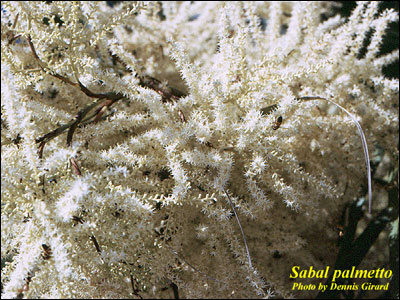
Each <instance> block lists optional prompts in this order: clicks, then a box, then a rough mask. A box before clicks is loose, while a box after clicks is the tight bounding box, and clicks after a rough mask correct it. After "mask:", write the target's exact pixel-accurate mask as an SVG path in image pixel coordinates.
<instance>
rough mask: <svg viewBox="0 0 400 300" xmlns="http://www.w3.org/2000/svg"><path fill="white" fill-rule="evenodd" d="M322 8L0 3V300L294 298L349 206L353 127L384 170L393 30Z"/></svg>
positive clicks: (358, 14) (388, 14) (354, 186)
mask: <svg viewBox="0 0 400 300" xmlns="http://www.w3.org/2000/svg"><path fill="white" fill-rule="evenodd" d="M334 5H335V4H334V3H331V2H276V1H272V2H242V1H233V2H229V1H228V2H224V1H207V2H201V1H199V2H197V1H194V2H193V1H183V2H175V1H171V2H141V1H138V2H131V1H115V2H114V3H113V4H112V6H111V4H107V2H106V1H102V2H95V1H89V2H85V1H82V2H79V1H60V2H58V1H57V2H56V1H33V2H30V1H2V4H1V6H2V19H1V113H2V116H1V173H2V179H1V201H2V210H1V211H2V217H1V222H2V247H1V254H2V259H3V257H4V258H7V259H8V262H7V263H6V265H5V267H4V268H3V269H2V284H3V291H2V298H12V297H25V298H132V297H143V298H167V297H170V295H167V294H166V293H168V292H166V290H167V289H166V288H168V290H169V292H171V293H172V290H171V286H173V285H176V286H177V287H178V290H179V296H180V297H181V298H230V297H232V298H256V297H257V298H269V297H274V296H275V297H284V298H286V297H293V296H299V295H298V294H296V295H293V293H294V292H293V291H292V283H291V282H289V280H288V276H289V271H288V270H290V268H291V267H292V266H293V265H310V264H313V267H314V268H315V269H318V268H322V267H325V266H326V265H332V264H333V263H334V259H335V257H334V252H335V251H330V250H329V251H327V249H336V248H335V247H336V238H335V237H334V233H333V232H332V231H333V230H332V224H333V223H335V222H336V221H335V220H337V219H339V218H340V214H341V211H342V210H343V208H344V206H345V205H347V204H348V203H349V202H350V201H353V200H354V199H355V198H356V197H360V196H365V195H364V194H362V192H361V190H360V188H359V187H360V186H366V185H367V175H366V168H365V161H364V154H363V147H364V149H366V147H365V144H363V142H362V141H361V140H360V137H359V135H358V131H357V127H356V126H355V125H354V122H353V121H355V122H358V123H357V124H359V125H360V126H361V127H362V129H363V132H364V134H365V139H366V143H367V145H368V148H369V149H370V151H373V150H374V149H375V148H377V145H379V147H381V148H382V149H384V151H385V153H386V155H388V157H389V160H390V161H391V162H397V161H398V148H397V146H398V124H399V123H398V101H399V98H398V93H399V81H398V79H394V78H387V77H385V75H384V73H383V71H382V69H383V68H384V67H385V66H387V65H389V64H391V63H394V62H396V61H397V60H398V58H399V52H398V49H397V50H394V51H393V52H391V53H386V54H381V53H380V47H381V45H382V42H383V38H384V36H385V33H386V31H387V28H388V26H390V25H391V24H392V23H393V22H397V21H398V13H396V12H395V11H394V10H392V9H385V10H382V9H380V7H379V3H378V2H374V1H373V2H358V3H357V6H356V7H355V9H354V10H353V12H352V13H351V15H350V16H349V17H348V18H342V17H340V16H339V15H335V14H334V13H333V11H334V10H333V8H334ZM366 42H367V44H365V43H366ZM306 97H316V98H315V99H311V100H313V101H305V100H304V99H307V98H306ZM324 99H325V100H328V101H324ZM308 100H310V99H308ZM332 103H335V104H337V105H340V106H341V107H342V108H344V109H346V111H347V112H348V113H350V114H351V116H349V115H348V114H346V113H344V112H343V111H341V110H340V109H337V106H335V105H332ZM374 188H375V187H374ZM376 188H377V189H379V187H376ZM377 193H378V192H376V194H377ZM376 194H374V195H376ZM380 205H381V204H379V203H377V202H373V203H372V209H373V210H372V212H373V213H375V212H376V211H377V209H378V208H380V207H381V206H380ZM241 230H243V235H242V232H241ZM244 242H245V243H244ZM274 253H280V254H282V255H281V257H280V258H279V261H278V260H277V259H276V255H275V257H274ZM282 274H285V275H282ZM286 274H287V275H286ZM300 296H301V297H304V296H309V297H313V296H314V294H312V293H311V292H309V293H308V294H306V293H304V294H301V295H300Z"/></svg>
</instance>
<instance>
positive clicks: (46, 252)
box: [41, 244, 51, 259]
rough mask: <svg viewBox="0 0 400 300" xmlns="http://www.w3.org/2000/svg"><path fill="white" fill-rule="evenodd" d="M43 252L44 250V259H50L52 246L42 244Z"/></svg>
mask: <svg viewBox="0 0 400 300" xmlns="http://www.w3.org/2000/svg"><path fill="white" fill-rule="evenodd" d="M42 248H43V252H42V255H41V256H42V258H43V259H49V258H50V257H51V248H50V247H49V246H47V245H46V244H42Z"/></svg>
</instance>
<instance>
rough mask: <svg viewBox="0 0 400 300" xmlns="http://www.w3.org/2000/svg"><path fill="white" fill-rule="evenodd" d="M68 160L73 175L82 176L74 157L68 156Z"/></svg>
mask: <svg viewBox="0 0 400 300" xmlns="http://www.w3.org/2000/svg"><path fill="white" fill-rule="evenodd" d="M69 161H70V162H71V166H72V169H73V170H74V173H75V175H78V176H82V173H81V170H80V169H79V166H78V164H77V162H76V161H75V159H74V158H72V157H71V158H70V159H69Z"/></svg>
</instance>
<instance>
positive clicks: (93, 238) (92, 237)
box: [90, 234, 101, 254]
mask: <svg viewBox="0 0 400 300" xmlns="http://www.w3.org/2000/svg"><path fill="white" fill-rule="evenodd" d="M90 239H91V240H92V242H93V244H94V246H95V247H96V251H97V253H99V254H101V249H100V246H99V243H98V242H97V240H96V238H95V237H94V235H93V234H92V235H91V236H90Z"/></svg>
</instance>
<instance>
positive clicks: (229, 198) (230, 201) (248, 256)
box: [224, 189, 252, 268]
mask: <svg viewBox="0 0 400 300" xmlns="http://www.w3.org/2000/svg"><path fill="white" fill-rule="evenodd" d="M224 192H225V194H226V196H227V197H228V200H229V203H230V204H231V206H232V209H233V212H234V214H235V217H236V221H237V222H238V224H239V227H240V231H241V232H242V236H243V241H244V245H245V246H246V251H247V258H248V260H249V267H250V268H252V266H251V257H250V252H249V248H248V247H247V242H246V237H245V235H244V232H243V228H242V225H241V224H240V220H239V217H238V215H237V213H236V209H235V205H233V202H232V200H231V197H229V194H228V193H227V192H226V191H225V189H224Z"/></svg>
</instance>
